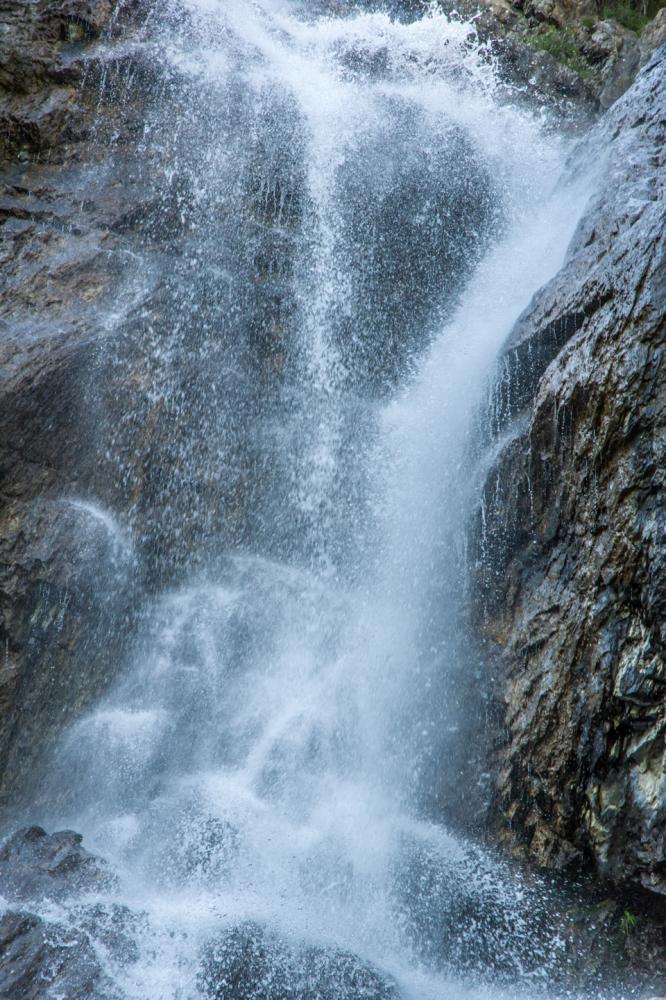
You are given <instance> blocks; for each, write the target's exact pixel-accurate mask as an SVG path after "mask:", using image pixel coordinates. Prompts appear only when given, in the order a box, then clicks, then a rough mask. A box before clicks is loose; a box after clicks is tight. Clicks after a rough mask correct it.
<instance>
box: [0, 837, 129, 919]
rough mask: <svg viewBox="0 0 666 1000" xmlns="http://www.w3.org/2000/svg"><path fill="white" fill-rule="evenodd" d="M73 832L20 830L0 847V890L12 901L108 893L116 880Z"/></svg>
mask: <svg viewBox="0 0 666 1000" xmlns="http://www.w3.org/2000/svg"><path fill="white" fill-rule="evenodd" d="M81 840H82V837H81V835H80V834H78V833H74V832H72V831H71V830H62V831H60V832H58V833H53V834H51V835H50V836H49V835H48V834H47V833H46V831H45V830H43V829H42V827H40V826H30V827H26V828H24V829H22V830H18V831H17V832H16V833H14V834H13V835H12V836H11V837H9V839H8V840H6V841H5V842H4V843H3V844H2V846H1V847H0V887H1V889H2V895H3V896H4V897H5V898H7V899H11V900H12V901H13V902H16V901H22V902H23V901H25V900H29V899H31V900H38V899H52V900H57V899H62V898H64V897H65V896H70V895H72V894H75V893H78V892H82V891H91V890H98V891H108V890H109V889H110V888H111V887H112V886H113V877H112V876H111V873H110V872H109V871H108V870H107V868H106V866H105V865H104V863H103V862H102V861H100V860H99V859H98V858H96V857H94V855H92V854H89V852H88V851H86V850H85V849H84V848H83V847H82V846H81Z"/></svg>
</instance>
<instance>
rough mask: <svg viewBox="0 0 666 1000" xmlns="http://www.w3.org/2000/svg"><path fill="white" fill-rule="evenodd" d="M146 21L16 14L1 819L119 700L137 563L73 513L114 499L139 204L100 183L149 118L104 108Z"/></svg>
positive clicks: (7, 303)
mask: <svg viewBox="0 0 666 1000" xmlns="http://www.w3.org/2000/svg"><path fill="white" fill-rule="evenodd" d="M135 6H136V5H132V4H129V3H127V4H125V5H124V6H123V7H122V9H121V8H116V9H115V11H114V7H113V5H112V4H111V3H109V2H107V0H89V2H88V0H62V2H55V3H53V2H47V0H30V2H28V3H23V2H21V3H19V2H14V0H5V2H3V3H2V4H0V28H1V32H0V123H2V128H0V132H1V133H2V136H3V139H2V146H1V148H0V260H1V261H2V278H1V280H0V647H1V648H2V650H3V656H2V665H1V666H0V809H2V808H5V807H6V806H7V804H8V803H10V802H12V803H13V804H16V802H17V799H18V797H19V792H27V791H29V787H28V786H29V780H28V775H29V774H30V771H31V765H32V764H33V762H34V761H35V759H38V758H39V754H40V752H41V750H42V747H43V746H44V745H45V744H46V742H47V741H48V739H49V737H50V735H51V734H52V733H54V732H57V731H58V729H59V728H60V727H61V726H62V725H64V724H65V723H66V722H67V721H68V719H70V718H71V717H72V716H73V715H75V714H77V713H78V712H80V710H81V708H82V707H84V706H85V705H86V704H87V703H89V701H90V700H91V699H92V698H94V697H95V696H96V694H97V693H98V692H99V691H100V690H101V689H102V688H103V687H104V685H105V683H106V682H107V679H108V676H109V675H110V673H111V672H112V670H113V667H114V666H115V663H116V662H117V659H118V657H119V656H120V655H121V651H122V644H123V637H124V632H125V630H124V629H122V628H120V629H118V627H117V622H118V620H120V621H126V620H127V619H128V618H129V617H130V616H131V614H132V599H131V596H130V595H131V587H130V583H131V581H130V579H129V576H128V572H127V570H128V569H129V562H130V561H131V560H128V559H127V558H126V557H127V555H128V553H127V552H124V551H123V546H122V545H120V546H119V544H118V537H117V535H116V534H115V533H114V531H113V530H110V527H109V522H108V521H107V520H105V518H104V516H100V513H99V511H98V510H97V509H96V508H95V507H94V506H93V507H92V508H91V507H81V506H80V505H77V504H73V503H72V502H71V501H72V500H75V499H76V498H80V497H83V498H84V499H86V498H94V496H95V495H96V494H97V493H98V492H99V490H98V488H97V486H98V483H99V477H100V463H99V455H98V446H99V441H96V440H95V435H94V433H93V431H94V427H95V423H96V421H95V420H94V419H93V420H91V419H90V400H89V397H88V395H87V386H88V385H89V382H90V378H91V373H92V372H93V371H94V367H95V362H96V359H97V357H98V352H99V348H100V343H101V341H102V340H103V337H104V333H105V331H104V330H103V329H102V328H101V326H100V323H99V319H98V309H99V307H100V305H102V304H106V306H107V308H110V306H109V305H108V304H109V302H112V301H113V300H114V297H115V295H116V294H117V289H118V287H119V286H120V284H121V283H122V280H123V277H124V274H125V272H126V270H127V249H128V246H127V243H128V240H127V238H126V237H121V236H119V235H116V233H115V232H114V231H113V223H114V220H115V218H116V217H117V216H119V215H120V214H121V213H122V214H124V213H127V211H128V208H129V207H130V204H131V199H132V195H133V193H134V192H133V188H132V186H131V185H130V184H126V185H125V189H124V191H123V195H122V201H121V200H120V199H119V187H118V185H117V183H116V181H117V177H114V176H113V175H111V176H109V175H108V173H107V174H106V175H103V174H100V172H99V171H98V170H96V167H97V161H98V159H99V156H100V154H101V153H102V152H103V143H104V140H105V137H106V136H107V134H108V130H109V129H111V128H113V129H116V130H117V129H119V128H120V134H121V136H124V137H125V141H124V145H123V142H122V140H119V144H118V149H119V159H120V162H122V156H121V155H120V154H121V152H122V150H125V155H126V156H129V153H128V152H127V151H128V150H129V149H130V147H131V141H130V138H129V137H130V135H131V133H132V129H133V126H134V123H135V118H134V114H135V112H136V106H135V104H133V103H132V101H130V100H128V101H127V103H126V106H125V108H124V109H123V116H124V118H123V123H122V127H120V126H119V122H118V114H117V109H116V107H115V105H114V103H113V101H112V100H110V99H107V100H106V101H105V99H104V95H101V94H100V88H99V81H100V75H101V73H102V72H104V68H103V67H104V65H105V58H106V57H105V56H104V46H103V35H104V36H105V37H106V36H108V37H111V34H112V32H113V31H114V30H120V28H121V26H122V25H124V24H126V23H128V22H127V19H128V18H129V15H130V12H131V11H132V9H133V8H134V7H135ZM109 33H111V34H109ZM114 68H115V67H112V70H113V69H114ZM108 96H109V98H110V95H108ZM98 109H99V111H100V113H99V114H98ZM96 122H101V123H102V125H103V128H101V131H100V130H99V126H98V125H97V124H95V123H96ZM94 132H95V135H94V136H93V133H94ZM117 169H120V170H122V167H120V166H118V167H117ZM82 192H85V196H84V197H83V198H82ZM86 196H87V197H86ZM128 196H129V197H128ZM111 527H112V526H111ZM130 575H131V574H130ZM97 597H99V599H97ZM107 601H108V604H107ZM112 623H115V625H114V627H113V628H112Z"/></svg>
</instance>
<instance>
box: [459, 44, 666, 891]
mask: <svg viewBox="0 0 666 1000" xmlns="http://www.w3.org/2000/svg"><path fill="white" fill-rule="evenodd" d="M597 142H599V143H600V145H599V146H596V145H595V144H596V143H597ZM604 144H607V148H608V151H609V161H608V164H607V166H606V167H605V168H604V172H603V177H602V181H601V184H600V193H599V194H598V196H596V197H595V199H594V200H593V202H592V204H591V205H590V206H589V209H588V211H587V213H586V214H585V216H584V218H583V220H582V221H581V223H580V225H579V227H578V230H577V233H576V235H575V237H574V240H573V242H572V245H571V246H570V248H569V251H568V255H567V260H566V262H565V265H564V267H563V268H562V270H561V271H560V272H559V273H558V275H557V276H556V277H555V279H554V280H553V281H551V282H550V284H548V285H547V286H546V287H545V288H544V289H542V290H541V291H540V292H539V293H538V294H537V295H536V296H535V298H534V300H533V302H532V303H531V305H530V306H529V308H528V309H527V311H526V312H525V314H524V315H523V316H522V317H521V319H520V320H519V322H518V324H517V327H516V329H515V331H514V333H513V335H512V337H511V340H510V342H509V343H508V344H507V347H506V349H505V351H504V353H503V356H502V358H501V359H500V365H499V370H498V378H497V384H496V388H495V393H494V399H493V419H494V423H495V429H496V433H497V438H496V443H495V449H496V455H495V460H494V462H493V464H492V468H491V469H490V472H489V474H488V477H487V481H486V485H485V489H484V497H483V507H484V517H485V525H486V527H485V530H482V529H481V527H480V528H479V532H478V535H479V563H478V564H477V578H476V587H477V610H478V618H479V625H480V628H481V631H482V633H483V635H484V636H485V637H486V644H487V649H488V651H489V654H490V651H491V650H492V651H494V654H495V655H496V657H497V661H496V664H495V665H496V666H497V667H498V676H499V677H500V680H499V689H500V694H499V698H500V706H501V708H500V714H501V735H500V737H499V739H498V743H499V745H498V747H497V748H496V750H495V756H494V769H495V775H496V803H495V820H496V822H497V824H498V825H499V827H500V829H501V830H502V831H503V833H504V835H505V836H508V837H509V838H510V839H511V840H513V841H514V842H521V843H525V844H527V845H528V850H529V853H530V854H531V855H532V856H533V857H534V858H536V859H537V860H538V861H539V862H540V863H542V864H544V865H546V866H549V867H555V868H566V867H568V866H569V865H571V864H580V863H586V862H587V863H589V862H590V861H591V862H593V863H594V865H595V866H596V868H597V869H598V871H600V872H601V873H603V874H604V875H606V876H608V877H609V878H610V879H612V880H613V881H615V882H616V883H618V884H629V885H633V886H635V887H639V888H641V889H644V890H649V891H650V892H652V893H654V894H659V895H661V896H664V895H666V859H665V857H664V846H665V844H664V837H665V834H666V754H665V743H664V739H665V735H666V512H665V509H664V493H663V490H664V476H665V473H666V363H665V360H664V341H665V339H666V320H665V317H666V247H665V245H664V228H665V224H666V205H665V202H664V183H665V180H666V46H662V48H661V49H660V50H659V52H658V53H657V54H656V55H655V57H653V59H652V61H651V62H650V63H649V64H648V66H647V67H646V68H645V70H644V71H643V73H642V75H641V76H639V78H638V80H637V82H636V83H635V84H634V86H633V87H632V89H631V90H630V91H629V92H628V93H627V95H626V96H625V97H624V98H622V99H621V100H620V101H619V102H618V103H617V104H616V105H615V106H614V107H613V108H612V109H611V111H610V112H609V114H608V115H607V117H606V119H605V120H604V121H603V122H602V123H601V125H600V127H599V128H598V129H597V130H596V132H595V134H594V135H593V137H592V139H591V141H590V145H589V146H588V147H587V149H586V151H585V155H586V156H588V157H589V156H594V155H596V154H595V150H596V149H601V148H603V146H604ZM491 659H492V656H491Z"/></svg>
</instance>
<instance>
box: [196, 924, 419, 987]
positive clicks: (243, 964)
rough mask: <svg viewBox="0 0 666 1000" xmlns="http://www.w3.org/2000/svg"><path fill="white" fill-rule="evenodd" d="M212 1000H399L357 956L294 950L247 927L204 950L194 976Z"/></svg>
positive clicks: (326, 950) (300, 946)
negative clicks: (198, 973)
mask: <svg viewBox="0 0 666 1000" xmlns="http://www.w3.org/2000/svg"><path fill="white" fill-rule="evenodd" d="M199 986H200V989H201V990H202V991H203V992H204V993H205V995H206V996H207V997H209V998H211V1000H291V998H296V997H298V998H299V1000H343V998H344V1000H399V996H400V994H399V993H398V989H397V986H396V985H395V984H394V983H393V982H392V981H391V980H390V979H388V978H387V977H385V976H384V975H383V974H382V973H380V972H379V971H378V970H377V969H375V968H373V967H372V966H371V965H368V964H366V963H365V962H363V961H362V960H361V959H359V958H358V957H357V956H356V955H353V954H351V953H350V952H346V951H339V950H337V949H329V948H323V947H319V946H315V945H303V944H294V943H292V942H288V941H286V940H284V939H282V938H280V937H279V936H278V935H277V934H275V933H273V932H272V931H269V930H266V929H265V928H263V927H261V926H260V925H259V924H256V923H253V922H251V921H248V922H246V923H243V924H240V925H239V926H238V927H235V928H233V929H232V930H230V931H228V932H227V933H225V934H223V935H222V936H221V937H220V938H219V939H218V940H217V941H215V942H214V943H212V944H211V945H209V946H208V948H207V950H206V953H205V955H204V959H203V964H202V969H201V973H200V976H199Z"/></svg>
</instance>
